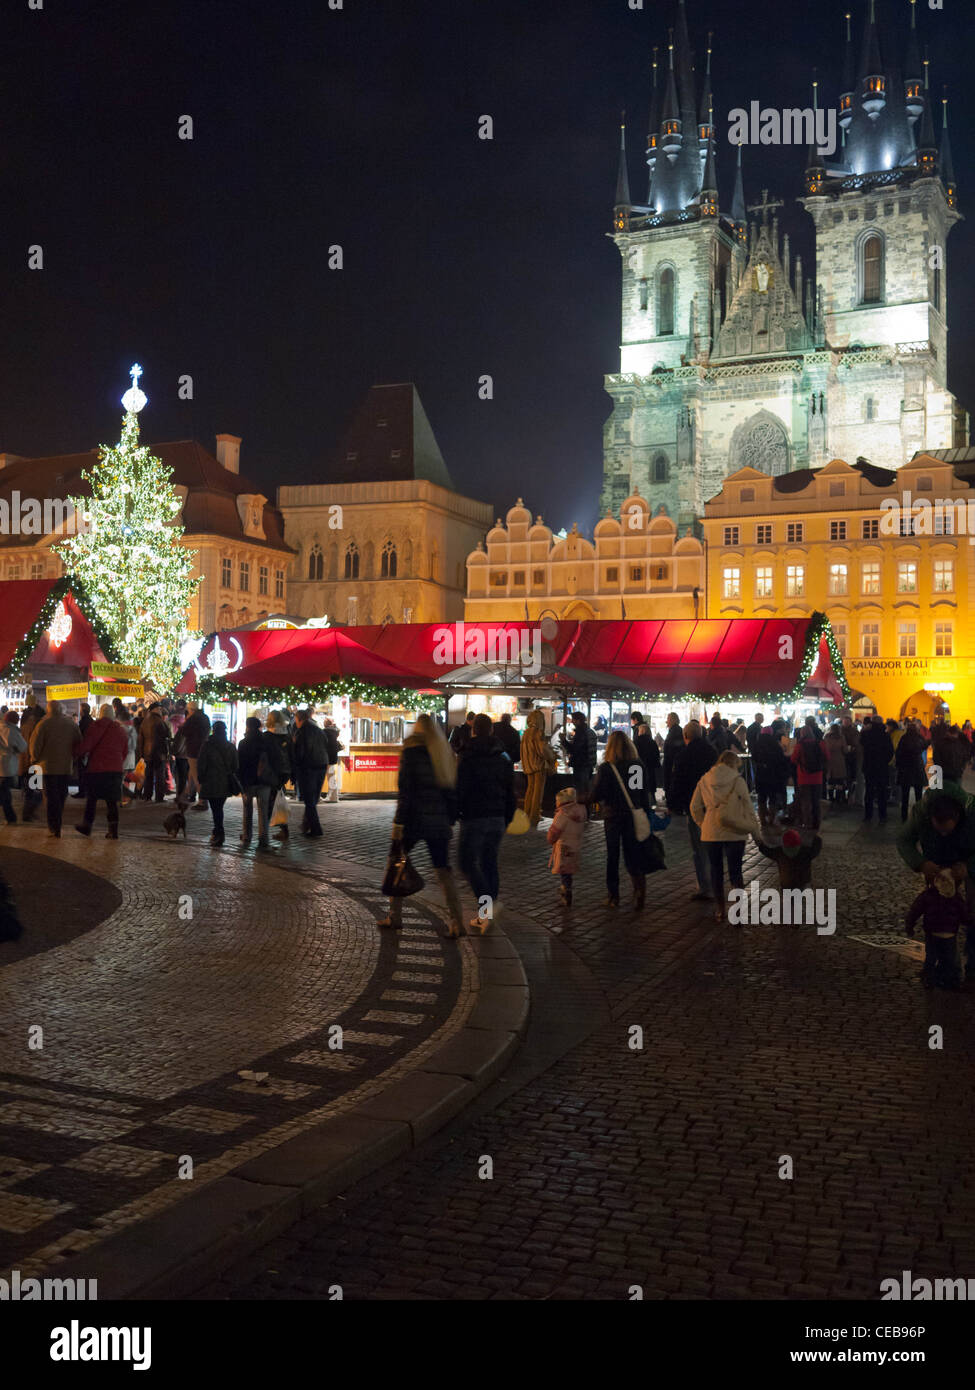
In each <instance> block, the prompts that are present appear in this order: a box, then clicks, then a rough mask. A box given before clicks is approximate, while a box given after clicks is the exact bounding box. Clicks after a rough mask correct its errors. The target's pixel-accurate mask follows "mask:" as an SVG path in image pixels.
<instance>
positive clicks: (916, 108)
mask: <svg viewBox="0 0 975 1390" xmlns="http://www.w3.org/2000/svg"><path fill="white" fill-rule="evenodd" d="M922 72H923V68H922V65H921V54H920V52H919V51H918V46H917V0H911V33H910V37H909V38H908V41H907V55H906V57H905V59H904V105H905V107H906V108H907V114H908V116H909V117H910V120H911V124H912V125H913V124H914V122H915V121H916V120H917V118H918V117H919V116H920V115H921V114H922V113H923V111H924V97H923V95H922V90H921V88H922Z"/></svg>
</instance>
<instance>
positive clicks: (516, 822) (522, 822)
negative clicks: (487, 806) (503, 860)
mask: <svg viewBox="0 0 975 1390" xmlns="http://www.w3.org/2000/svg"><path fill="white" fill-rule="evenodd" d="M530 829H531V821H530V820H529V819H528V816H527V815H526V814H525V812H524V811H523V810H522V809H521V807H520V806H519V807H518V808H517V810H516V811H515V813H514V815H513V816H512V818H511V820H510V821H509V823H508V830H507V833H508V834H509V835H524V834H525V832H526V831H527V830H530Z"/></svg>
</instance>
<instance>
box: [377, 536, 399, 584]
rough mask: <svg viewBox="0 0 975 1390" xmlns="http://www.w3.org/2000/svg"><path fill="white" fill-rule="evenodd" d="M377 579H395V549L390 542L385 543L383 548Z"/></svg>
mask: <svg viewBox="0 0 975 1390" xmlns="http://www.w3.org/2000/svg"><path fill="white" fill-rule="evenodd" d="M379 577H380V578H381V579H395V578H396V547H395V545H393V542H392V541H387V542H386V544H385V545H384V546H383V553H382V558H381V559H380V561H379Z"/></svg>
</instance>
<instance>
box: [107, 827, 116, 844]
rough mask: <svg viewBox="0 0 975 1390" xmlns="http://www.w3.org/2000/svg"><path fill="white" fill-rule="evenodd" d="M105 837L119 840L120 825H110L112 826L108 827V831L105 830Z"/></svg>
mask: <svg viewBox="0 0 975 1390" xmlns="http://www.w3.org/2000/svg"><path fill="white" fill-rule="evenodd" d="M105 839H106V840H117V839H118V826H117V825H110V826H109V827H108V829H107V830H106V832H105Z"/></svg>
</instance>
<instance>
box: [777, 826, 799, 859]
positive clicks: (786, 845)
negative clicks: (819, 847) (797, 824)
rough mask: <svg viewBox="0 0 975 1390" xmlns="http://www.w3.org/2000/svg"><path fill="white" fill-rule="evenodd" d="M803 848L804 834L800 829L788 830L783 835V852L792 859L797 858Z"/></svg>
mask: <svg viewBox="0 0 975 1390" xmlns="http://www.w3.org/2000/svg"><path fill="white" fill-rule="evenodd" d="M801 848H802V836H801V835H800V834H799V832H798V830H786V831H785V832H784V833H783V836H782V852H783V854H787V855H788V856H789V858H790V859H793V858H795V856H796V855H797V854H798V853H799V850H800V849H801Z"/></svg>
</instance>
